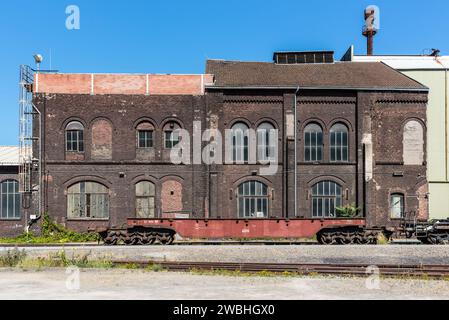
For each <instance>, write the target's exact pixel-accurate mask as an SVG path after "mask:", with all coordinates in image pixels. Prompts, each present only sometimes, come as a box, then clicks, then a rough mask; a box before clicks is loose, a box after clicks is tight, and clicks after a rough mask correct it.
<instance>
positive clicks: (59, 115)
mask: <svg viewBox="0 0 449 320" xmlns="http://www.w3.org/2000/svg"><path fill="white" fill-rule="evenodd" d="M33 90H34V98H33V99H34V104H35V106H36V107H37V108H38V110H39V111H40V112H41V114H42V131H41V132H42V135H41V137H40V139H41V143H42V152H43V159H42V173H43V177H42V184H41V188H42V191H43V192H42V194H43V197H42V205H43V210H44V211H47V212H48V213H49V214H50V215H51V216H52V217H53V218H54V219H55V220H56V221H58V222H59V223H62V224H64V225H66V226H67V227H69V228H72V229H76V230H86V229H88V228H92V227H98V226H109V225H121V224H123V223H124V222H125V221H126V218H127V217H136V216H137V217H182V218H187V217H190V218H195V217H197V218H201V217H209V218H257V217H282V218H290V219H291V218H295V217H296V218H319V219H326V218H330V217H335V216H336V207H337V206H344V205H350V204H354V205H355V206H357V207H359V208H361V212H362V213H363V214H364V215H365V216H366V218H367V221H368V223H369V224H370V225H384V224H389V225H391V224H395V223H396V222H395V221H397V219H398V218H400V217H401V216H403V215H404V214H405V213H406V212H409V213H410V212H416V213H417V214H418V215H419V217H421V218H423V219H425V218H427V216H428V212H427V181H426V160H425V159H426V154H425V141H426V139H425V135H426V104H427V94H428V89H427V88H426V87H424V86H423V85H421V84H419V83H417V82H416V81H413V80H411V79H410V78H408V77H406V76H404V75H402V74H401V73H399V72H397V71H395V70H394V69H392V68H390V67H388V66H386V65H384V64H382V63H356V62H334V61H333V55H332V53H331V52H316V53H301V52H293V53H292V52H288V53H275V55H274V63H267V62H240V61H222V60H209V61H207V64H206V73H205V74H203V75H96V74H95V75H94V74H77V75H74V74H53V73H47V74H45V73H40V74H37V75H36V76H35V80H34V85H33ZM198 126H200V127H201V128H202V130H205V129H211V130H212V136H214V134H213V132H217V131H216V130H218V132H220V133H222V135H223V139H222V140H223V141H224V143H225V145H226V146H229V147H230V150H231V153H230V156H229V155H227V154H225V151H224V149H225V148H222V149H219V148H215V149H213V148H212V150H209V151H208V152H209V154H210V155H213V156H217V153H219V154H221V155H222V158H223V159H225V161H224V163H223V164H222V163H212V164H205V163H194V162H192V161H191V163H187V164H173V163H172V161H171V159H170V153H171V151H172V149H173V148H174V147H175V146H179V143H180V141H181V139H180V137H179V136H178V132H177V131H176V129H178V128H182V129H186V130H187V131H189V132H191V133H192V132H195V128H194V127H198ZM250 129H253V132H255V134H254V135H252V133H251V132H252V131H251V130H250ZM273 129H274V130H277V133H278V134H277V136H276V138H275V139H273V136H272V135H270V134H269V133H271V132H272V130H273ZM35 130H38V129H35ZM225 130H229V132H230V136H229V139H225V133H224V132H225ZM190 138H191V140H194V138H195V137H193V136H191V137H190ZM214 138H215V139H217V136H214ZM182 141H183V140H182ZM201 145H202V150H204V149H205V148H207V146H208V145H209V142H208V141H202V142H201ZM295 146H296V148H295ZM193 148H194V144H193V143H192V144H190V154H191V155H192V157H191V158H193V156H195V154H198V151H197V150H195V152H194V151H193V150H194V149H193ZM205 150H207V149H205ZM254 150H255V155H256V156H255V159H254V158H252V157H251V154H253V153H252V152H251V151H254ZM252 160H254V161H252ZM273 161H276V162H277V165H278V169H277V171H276V172H275V173H274V174H271V175H263V174H261V172H262V171H261V169H262V168H265V167H266V166H267V163H268V164H270V163H272V162H273ZM262 162H263V163H262ZM295 163H296V165H295ZM295 176H296V181H295ZM295 191H296V193H295ZM0 227H1V228H3V225H0ZM2 231H3V230H2Z"/></svg>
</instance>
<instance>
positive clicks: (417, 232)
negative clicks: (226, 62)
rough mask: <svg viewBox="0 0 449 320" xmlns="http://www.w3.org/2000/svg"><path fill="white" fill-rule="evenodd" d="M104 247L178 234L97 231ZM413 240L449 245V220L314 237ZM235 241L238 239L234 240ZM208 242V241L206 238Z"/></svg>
mask: <svg viewBox="0 0 449 320" xmlns="http://www.w3.org/2000/svg"><path fill="white" fill-rule="evenodd" d="M97 232H98V233H99V235H100V237H101V239H102V240H103V242H104V244H106V245H118V244H125V245H153V244H162V245H170V244H172V243H173V241H174V239H175V235H176V233H177V231H176V230H175V228H174V227H171V224H170V227H166V226H163V225H128V226H127V227H123V228H109V229H103V230H100V231H99V230H97ZM393 235H395V237H404V238H408V239H410V238H414V239H417V240H419V241H421V242H422V243H424V244H449V219H446V220H435V221H429V222H419V223H416V222H407V223H403V224H401V226H400V227H397V228H386V227H379V228H377V227H376V228H368V227H365V226H362V225H334V226H327V227H323V228H322V229H320V230H319V231H318V232H317V233H316V239H317V241H318V243H319V244H324V245H347V244H358V245H363V244H377V243H378V242H379V239H381V238H382V237H383V238H384V239H385V240H387V241H388V240H390V239H391V238H392V237H393ZM236 237H237V236H236ZM206 238H207V237H206Z"/></svg>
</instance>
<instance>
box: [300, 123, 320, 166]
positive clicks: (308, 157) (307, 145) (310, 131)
mask: <svg viewBox="0 0 449 320" xmlns="http://www.w3.org/2000/svg"><path fill="white" fill-rule="evenodd" d="M304 160H305V161H307V162H316V161H322V160H323V129H322V128H321V127H320V126H319V125H318V124H316V123H311V124H309V125H307V127H306V128H305V129H304Z"/></svg>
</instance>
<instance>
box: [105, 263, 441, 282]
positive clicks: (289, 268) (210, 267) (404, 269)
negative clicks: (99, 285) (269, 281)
mask: <svg viewBox="0 0 449 320" xmlns="http://www.w3.org/2000/svg"><path fill="white" fill-rule="evenodd" d="M113 263H114V265H118V266H119V265H136V266H138V267H141V268H145V267H148V266H151V265H159V266H161V267H162V268H164V269H165V270H168V271H192V270H206V271H214V270H225V271H240V272H248V273H256V272H263V271H265V272H273V273H285V272H289V273H297V274H302V275H310V274H323V275H357V276H365V275H369V274H372V270H371V271H369V272H368V271H367V270H369V269H368V268H369V267H370V265H368V264H288V263H235V262H184V261H179V262H178V261H173V262H171V261H135V260H115V261H113ZM373 266H374V265H373ZM374 267H377V268H378V270H379V273H380V275H383V276H410V277H423V276H425V277H432V278H444V277H449V265H377V266H374Z"/></svg>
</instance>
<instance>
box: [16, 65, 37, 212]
mask: <svg viewBox="0 0 449 320" xmlns="http://www.w3.org/2000/svg"><path fill="white" fill-rule="evenodd" d="M34 76H35V73H34V70H33V69H32V68H31V67H30V66H27V65H21V66H20V79H19V110H20V115H19V162H20V166H19V192H20V193H22V194H23V195H26V196H27V197H28V199H30V200H31V201H37V203H36V204H38V205H37V206H36V207H35V211H36V212H37V214H38V215H39V214H40V213H41V186H40V185H41V163H40V159H41V156H40V153H41V146H40V140H41V139H40V130H41V128H40V120H41V119H40V113H39V110H38V109H37V108H36V107H35V106H34V105H33V90H34V88H33V86H34ZM36 115H37V116H39V127H38V128H35V126H34V121H35V116H36ZM36 129H37V130H36ZM34 155H38V157H35V156H34ZM33 172H36V173H38V175H37V177H35V178H33ZM36 195H37V198H36ZM22 198H24V199H25V198H26V197H22Z"/></svg>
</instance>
